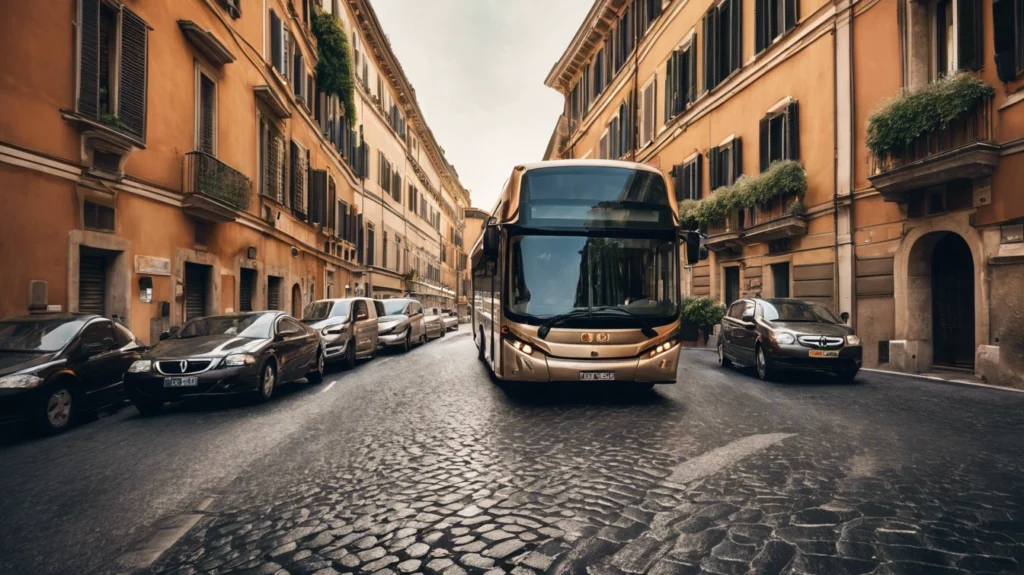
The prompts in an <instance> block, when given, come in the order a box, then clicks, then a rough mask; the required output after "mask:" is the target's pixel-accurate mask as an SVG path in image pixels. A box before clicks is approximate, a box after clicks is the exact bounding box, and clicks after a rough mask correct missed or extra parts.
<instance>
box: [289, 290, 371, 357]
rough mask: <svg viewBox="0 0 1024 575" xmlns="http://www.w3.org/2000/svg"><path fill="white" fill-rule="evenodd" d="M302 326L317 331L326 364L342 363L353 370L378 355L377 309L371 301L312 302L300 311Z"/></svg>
mask: <svg viewBox="0 0 1024 575" xmlns="http://www.w3.org/2000/svg"><path fill="white" fill-rule="evenodd" d="M302 323H304V324H306V325H308V326H309V327H311V328H313V329H315V330H317V331H318V332H320V335H321V337H322V338H323V340H324V358H325V359H326V360H327V361H328V362H333V361H337V360H343V361H344V363H345V367H347V368H348V369H352V368H353V367H355V365H356V360H357V359H369V358H371V357H373V356H374V355H375V354H376V353H377V307H376V306H375V305H374V303H373V300H371V299H370V298H364V297H357V298H346V299H326V300H320V301H315V302H313V303H311V304H309V305H307V306H306V309H305V310H303V312H302Z"/></svg>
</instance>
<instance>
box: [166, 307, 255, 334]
mask: <svg viewBox="0 0 1024 575" xmlns="http://www.w3.org/2000/svg"><path fill="white" fill-rule="evenodd" d="M273 325H274V314H272V313H262V314H251V315H222V316H214V317H204V318H199V319H194V320H192V321H190V322H188V323H186V324H185V325H183V326H181V329H180V330H178V333H177V334H176V335H175V336H174V337H175V338H177V339H187V338H190V337H203V336H209V335H230V336H234V337H245V338H250V339H267V338H269V337H270V329H271V327H273Z"/></svg>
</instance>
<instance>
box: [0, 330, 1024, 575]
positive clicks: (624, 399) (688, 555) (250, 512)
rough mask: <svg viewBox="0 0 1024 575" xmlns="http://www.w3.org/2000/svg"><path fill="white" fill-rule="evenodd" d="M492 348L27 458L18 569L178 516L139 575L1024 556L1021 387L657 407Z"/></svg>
mask: <svg viewBox="0 0 1024 575" xmlns="http://www.w3.org/2000/svg"><path fill="white" fill-rule="evenodd" d="M475 354H476V350H475V348H474V346H473V344H472V341H471V339H470V338H469V337H468V334H467V333H466V331H465V330H463V331H462V332H461V333H460V334H459V335H457V336H455V337H449V338H447V339H446V340H441V341H440V342H438V343H433V344H429V345H427V346H425V347H422V348H419V349H416V350H414V351H413V352H412V353H410V354H408V355H389V356H387V357H386V358H382V359H379V360H377V361H375V362H373V363H370V364H367V365H363V366H360V367H359V368H357V369H356V370H355V371H354V372H351V373H347V372H335V373H332V374H331V375H330V376H329V377H328V379H327V382H325V383H324V384H322V386H318V387H311V386H307V385H306V384H301V383H300V384H298V385H297V386H295V387H294V388H293V389H292V390H291V393H286V394H284V396H283V397H280V398H278V399H277V400H275V401H273V402H271V403H270V404H268V405H265V406H259V407H254V406H238V405H230V406H212V407H200V408H192V409H182V408H179V409H172V410H170V411H169V412H168V413H166V414H164V415H162V416H160V417H157V418H154V419H144V418H140V417H139V416H138V415H137V414H136V413H135V410H134V409H131V408H126V409H123V410H121V411H120V412H118V413H117V414H115V415H112V416H109V417H105V418H103V419H102V420H101V421H100V422H97V423H96V424H94V425H92V426H88V427H86V428H83V429H79V430H76V431H75V432H73V433H70V434H67V435H65V436H62V437H57V438H50V439H45V440H31V441H20V442H14V443H13V444H11V445H7V446H5V447H4V448H3V449H4V455H3V457H4V460H5V468H6V470H7V472H6V473H5V474H4V476H3V477H2V478H0V488H2V491H3V492H4V493H6V494H10V493H15V492H19V491H20V492H21V493H27V494H28V495H27V496H26V497H23V498H22V497H19V498H9V497H6V496H5V498H4V499H5V500H4V501H3V506H4V509H5V510H6V511H5V513H4V515H3V518H2V519H0V527H2V530H0V532H2V533H3V536H2V540H0V557H3V559H2V561H3V563H2V564H0V571H2V572H5V573H46V572H49V573H67V572H76V573H85V572H98V573H104V572H123V571H125V570H126V569H127V570H132V569H129V567H133V566H134V567H137V564H133V563H132V559H133V558H135V559H137V558H138V557H140V556H144V555H145V553H143V552H142V551H145V550H146V549H151V548H152V546H153V545H154V544H155V543H154V541H155V540H157V539H159V537H158V534H159V533H162V532H167V531H168V528H167V527H166V526H167V525H169V524H173V523H175V521H176V519H180V518H181V517H183V516H186V517H193V518H194V519H193V521H192V522H186V523H185V525H186V527H187V529H182V530H181V532H180V533H178V534H177V535H176V537H179V536H180V539H175V540H174V541H170V542H168V543H171V542H173V545H171V547H170V548H169V549H168V550H167V551H166V552H163V553H162V554H161V555H160V556H159V558H158V559H157V560H156V562H155V563H153V564H152V565H149V566H148V567H145V568H142V570H143V571H144V572H152V573H228V572H232V573H234V572H243V573H263V574H272V573H292V574H309V573H317V574H320V575H324V574H328V573H335V572H338V573H347V572H350V573H366V574H379V575H389V574H391V573H420V572H422V573H431V574H445V575H462V574H464V573H492V574H497V573H501V572H509V573H515V574H516V575H530V574H532V573H558V574H566V573H579V574H582V573H588V574H591V575H617V574H621V573H654V574H658V575H668V574H690V573H694V574H695V573H720V574H741V573H758V574H769V573H813V574H823V573H894V574H895V573H899V574H910V573H922V574H923V573H928V574H945V573H989V572H992V573H1018V572H1021V569H1022V567H1021V566H1022V565H1024V480H1022V479H1021V477H1022V476H1024V455H1022V450H1021V449H1020V446H1021V440H1022V426H1021V423H1020V420H1019V417H1018V414H1019V413H1020V411H1021V408H1022V407H1024V395H1021V394H1016V393H1011V392H1003V391H995V390H987V389H977V388H968V387H961V386H953V385H944V384H937V383H933V382H925V381H920V380H913V379H908V378H901V377H894V376H888V375H880V374H876V373H863V374H862V375H861V376H860V377H859V378H858V380H857V381H856V382H855V383H854V384H852V385H841V384H838V383H834V382H832V381H830V380H828V379H826V378H807V379H804V380H801V381H798V382H794V383H771V384H766V383H761V382H759V381H758V380H757V379H756V378H754V377H752V376H750V374H746V373H742V372H738V371H734V370H729V371H723V370H721V369H720V368H719V367H718V366H717V363H716V359H715V355H714V354H712V353H707V352H703V351H684V352H683V357H682V360H681V362H680V363H681V368H680V369H681V373H680V383H679V384H678V385H675V386H670V387H658V388H656V389H655V391H654V392H652V393H649V394H648V393H645V392H640V393H635V392H632V393H631V392H628V391H623V390H621V389H616V388H607V389H594V388H589V387H576V386H571V387H564V388H559V389H558V390H554V391H552V390H548V389H537V390H515V389H508V388H504V387H501V386H498V385H495V384H494V383H492V382H491V381H490V380H489V379H488V377H487V375H486V374H485V371H484V368H483V366H482V364H480V363H479V362H477V361H476V360H475ZM43 452H47V453H49V454H50V455H56V456H55V457H45V458H44V457H42V456H41V455H40V454H41V453H43ZM85 453H89V457H90V459H89V462H88V463H85V462H84V461H85ZM58 462H59V463H58ZM211 468H212V469H213V470H212V471H211V470H210V469H211ZM62 498H66V501H62ZM42 501H49V502H50V503H48V504H40V502H42ZM68 501H75V502H78V503H76V505H75V506H73V507H72V506H70V504H69V503H68ZM58 517H60V518H61V519H60V521H59V522H57V523H56V524H53V523H51V522H54V521H57V518H58ZM44 532H45V533H49V539H48V540H46V541H45V542H44V540H43V539H42V538H40V537H37V535H38V534H40V533H44ZM76 532H77V533H79V534H81V533H88V536H86V537H77V538H75V537H71V536H70V534H72V533H76ZM182 533H183V535H182ZM54 548H56V549H58V551H53V549H54ZM161 549H162V548H161ZM140 550H141V551H140ZM43 558H46V561H47V563H46V564H45V565H44V564H43V563H42V561H43ZM114 558H117V559H114Z"/></svg>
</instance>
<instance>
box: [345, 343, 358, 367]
mask: <svg viewBox="0 0 1024 575" xmlns="http://www.w3.org/2000/svg"><path fill="white" fill-rule="evenodd" d="M355 367H356V342H355V338H353V339H352V340H350V341H349V342H348V351H346V352H345V369H355Z"/></svg>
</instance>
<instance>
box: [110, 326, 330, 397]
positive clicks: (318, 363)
mask: <svg viewBox="0 0 1024 575" xmlns="http://www.w3.org/2000/svg"><path fill="white" fill-rule="evenodd" d="M161 340H162V341H161V342H160V343H158V344H157V345H155V346H153V348H152V349H150V350H149V351H148V352H147V353H146V354H144V355H143V356H142V358H141V359H139V360H138V361H136V362H135V363H133V364H132V365H131V367H130V368H129V369H128V373H127V374H125V391H126V393H127V394H128V398H129V399H131V401H132V403H134V404H135V406H136V407H137V408H138V410H139V412H140V413H142V414H150V413H154V412H156V411H159V410H160V408H161V407H162V406H163V404H164V403H165V402H170V401H179V400H184V399H193V398H200V397H213V396H225V395H238V394H248V395H252V396H253V397H254V398H255V399H257V400H260V401H266V400H268V399H270V397H271V395H273V393H274V389H275V388H276V387H277V386H278V385H280V384H282V383H285V382H289V381H294V380H297V379H302V378H306V379H308V380H309V381H310V382H311V383H320V382H321V381H323V375H324V353H323V346H322V344H321V342H320V337H319V335H317V332H316V331H315V330H313V329H312V328H310V327H307V326H305V325H303V324H302V323H301V322H299V321H298V320H296V319H295V318H293V317H290V316H288V315H285V314H283V313H281V312H278V311H265V312H254V313H239V314H232V315H219V316H210V317H204V318H198V319H194V320H191V321H189V322H188V323H186V324H185V325H183V326H181V328H180V329H178V330H177V331H176V332H175V333H174V335H169V334H164V335H162V336H161Z"/></svg>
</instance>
